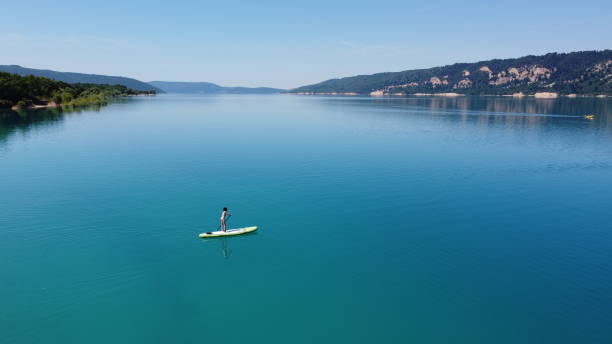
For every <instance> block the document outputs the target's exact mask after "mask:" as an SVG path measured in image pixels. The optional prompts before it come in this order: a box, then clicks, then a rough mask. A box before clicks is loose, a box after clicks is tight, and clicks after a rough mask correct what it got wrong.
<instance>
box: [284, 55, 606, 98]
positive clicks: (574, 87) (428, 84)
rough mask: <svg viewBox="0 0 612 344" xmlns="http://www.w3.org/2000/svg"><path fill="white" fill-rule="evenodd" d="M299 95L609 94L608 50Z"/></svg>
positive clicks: (353, 83)
mask: <svg viewBox="0 0 612 344" xmlns="http://www.w3.org/2000/svg"><path fill="white" fill-rule="evenodd" d="M289 92H290V93H301V94H370V95H375V96H377V95H389V94H391V95H393V94H397V95H402V94H418V93H444V94H451V95H452V94H521V93H522V94H535V93H540V92H541V93H548V94H553V95H554V94H556V93H558V94H578V95H601V94H603V95H612V50H602V51H580V52H573V53H563V54H561V53H550V54H546V55H542V56H533V55H530V56H525V57H520V58H513V59H503V60H502V59H494V60H487V61H480V62H475V63H456V64H453V65H448V66H443V67H434V68H428V69H416V70H406V71H402V72H391V73H378V74H372V75H358V76H353V77H347V78H341V79H331V80H327V81H324V82H321V83H318V84H314V85H308V86H303V87H298V88H296V89H292V90H290V91H289Z"/></svg>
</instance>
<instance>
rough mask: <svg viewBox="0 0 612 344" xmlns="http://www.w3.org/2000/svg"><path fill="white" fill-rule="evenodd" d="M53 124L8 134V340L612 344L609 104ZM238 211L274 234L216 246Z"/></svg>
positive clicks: (212, 113) (198, 106) (374, 106)
mask: <svg viewBox="0 0 612 344" xmlns="http://www.w3.org/2000/svg"><path fill="white" fill-rule="evenodd" d="M587 113H593V114H595V115H596V117H595V119H594V120H593V121H589V120H586V119H584V118H583V115H585V114H587ZM35 118H37V120H27V121H26V120H25V119H23V118H21V119H20V118H13V119H6V118H5V120H4V121H3V122H2V124H0V342H2V343H137V342H139V343H245V342H248V343H314V342H317V343H377V342H380V343H409V342H412V343H610V342H612V327H611V326H610V324H612V211H611V210H612V208H611V204H610V200H611V195H612V102H611V101H610V100H606V99H559V100H535V99H511V98H505V97H489V98H487V97H480V98H468V97H462V98H457V99H449V98H368V97H364V98H360V97H311V96H290V95H274V96H214V97H213V96H211V97H204V96H200V97H198V96H173V95H162V96H157V97H146V98H145V97H143V98H135V99H132V100H128V101H124V102H120V103H115V104H112V105H110V106H108V107H104V108H101V109H97V110H84V111H80V112H78V113H58V112H55V113H53V112H41V113H39V114H38V116H37V117H35ZM223 206H227V207H229V208H230V211H231V212H232V213H233V217H232V218H231V220H230V224H231V225H232V227H236V226H248V225H258V226H260V230H259V231H258V232H256V233H254V234H250V235H245V236H239V237H233V238H226V239H210V240H201V239H199V238H197V234H198V233H200V232H203V231H209V230H214V229H216V228H217V225H218V217H219V215H220V210H221V208H222V207H223Z"/></svg>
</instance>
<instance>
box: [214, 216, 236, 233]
mask: <svg viewBox="0 0 612 344" xmlns="http://www.w3.org/2000/svg"><path fill="white" fill-rule="evenodd" d="M230 217H232V214H229V215H227V217H226V218H225V225H226V227H227V220H229V218H230ZM220 229H221V225H219V226H218V227H217V230H220Z"/></svg>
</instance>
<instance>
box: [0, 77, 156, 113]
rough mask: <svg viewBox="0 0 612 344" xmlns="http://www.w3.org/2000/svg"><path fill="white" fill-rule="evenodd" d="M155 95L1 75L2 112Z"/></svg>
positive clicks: (114, 87)
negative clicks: (4, 110)
mask: <svg viewBox="0 0 612 344" xmlns="http://www.w3.org/2000/svg"><path fill="white" fill-rule="evenodd" d="M154 94H155V91H138V90H133V89H130V88H128V87H125V86H123V85H101V84H69V83H65V82H62V81H56V80H51V79H48V78H44V77H37V76H33V75H28V76H20V75H18V74H10V73H3V72H0V108H4V109H13V110H16V109H28V108H35V107H75V106H87V105H106V104H108V102H109V101H110V100H111V99H112V98H114V97H124V96H134V95H154Z"/></svg>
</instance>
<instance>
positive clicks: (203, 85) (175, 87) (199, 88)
mask: <svg viewBox="0 0 612 344" xmlns="http://www.w3.org/2000/svg"><path fill="white" fill-rule="evenodd" d="M149 84H151V85H153V86H155V87H157V88H159V89H161V90H163V91H165V92H167V93H192V94H220V93H229V94H270V93H281V92H285V90H281V89H278V88H270V87H224V86H219V85H217V84H213V83H210V82H178V81H150V82H149Z"/></svg>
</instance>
